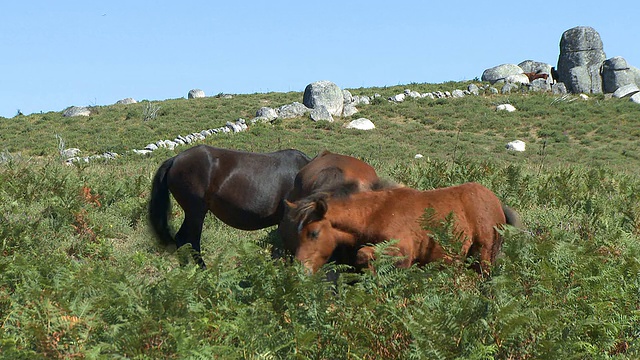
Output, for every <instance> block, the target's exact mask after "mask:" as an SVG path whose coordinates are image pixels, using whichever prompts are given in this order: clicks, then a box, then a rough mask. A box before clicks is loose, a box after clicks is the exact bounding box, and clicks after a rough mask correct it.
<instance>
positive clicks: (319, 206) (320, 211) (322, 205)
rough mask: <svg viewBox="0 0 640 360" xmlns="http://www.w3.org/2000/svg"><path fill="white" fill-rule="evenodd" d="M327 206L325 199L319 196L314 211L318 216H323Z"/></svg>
mask: <svg viewBox="0 0 640 360" xmlns="http://www.w3.org/2000/svg"><path fill="white" fill-rule="evenodd" d="M328 208H329V205H327V200H326V199H324V198H320V199H318V200H316V207H315V209H314V213H315V215H316V216H317V217H318V218H320V219H321V218H323V217H324V214H326V213H327V209H328Z"/></svg>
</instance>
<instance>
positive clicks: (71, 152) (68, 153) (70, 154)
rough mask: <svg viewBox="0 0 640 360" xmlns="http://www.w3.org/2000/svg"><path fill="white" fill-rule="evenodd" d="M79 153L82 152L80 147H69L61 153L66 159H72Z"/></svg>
mask: <svg viewBox="0 0 640 360" xmlns="http://www.w3.org/2000/svg"><path fill="white" fill-rule="evenodd" d="M79 153H80V149H78V148H69V149H64V151H63V152H62V154H61V155H62V157H64V158H65V159H70V158H72V157H76V156H78V154H79Z"/></svg>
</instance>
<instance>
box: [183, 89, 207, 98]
mask: <svg viewBox="0 0 640 360" xmlns="http://www.w3.org/2000/svg"><path fill="white" fill-rule="evenodd" d="M203 97H204V91H202V90H200V89H191V90H189V93H188V94H187V98H189V99H195V98H203Z"/></svg>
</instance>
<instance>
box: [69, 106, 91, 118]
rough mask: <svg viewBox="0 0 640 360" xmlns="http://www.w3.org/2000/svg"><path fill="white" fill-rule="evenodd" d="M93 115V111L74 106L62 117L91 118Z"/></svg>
mask: <svg viewBox="0 0 640 360" xmlns="http://www.w3.org/2000/svg"><path fill="white" fill-rule="evenodd" d="M89 115H91V110H89V108H87V107H84V106H72V107H70V108H68V109H66V110H65V111H64V112H63V113H62V116H64V117H74V116H89Z"/></svg>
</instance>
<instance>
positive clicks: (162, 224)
mask: <svg viewBox="0 0 640 360" xmlns="http://www.w3.org/2000/svg"><path fill="white" fill-rule="evenodd" d="M173 160H174V158H170V159H168V160H166V161H165V162H164V163H162V165H160V168H159V169H158V171H156V175H155V176H154V177H153V184H152V185H151V199H150V200H149V222H150V223H151V229H152V230H153V232H154V234H155V235H156V240H157V242H158V244H160V245H161V246H164V247H168V246H170V245H175V244H176V241H175V239H174V237H173V236H172V235H171V228H170V227H169V212H170V211H171V201H170V198H169V186H168V185H167V172H169V169H171V166H172V165H173Z"/></svg>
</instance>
